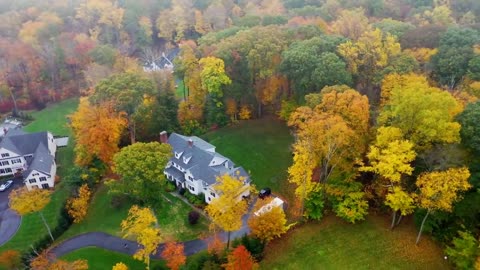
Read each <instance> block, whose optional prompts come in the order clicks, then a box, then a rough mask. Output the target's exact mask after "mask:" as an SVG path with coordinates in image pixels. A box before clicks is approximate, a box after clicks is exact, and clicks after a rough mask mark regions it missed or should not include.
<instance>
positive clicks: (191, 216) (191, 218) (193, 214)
mask: <svg viewBox="0 0 480 270" xmlns="http://www.w3.org/2000/svg"><path fill="white" fill-rule="evenodd" d="M199 219H200V214H199V213H198V212H197V211H195V210H192V211H190V213H188V223H190V225H195V224H197V222H198V220H199Z"/></svg>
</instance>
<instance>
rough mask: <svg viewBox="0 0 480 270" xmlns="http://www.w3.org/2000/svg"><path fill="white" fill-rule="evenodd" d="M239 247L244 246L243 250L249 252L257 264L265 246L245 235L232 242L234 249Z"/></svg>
mask: <svg viewBox="0 0 480 270" xmlns="http://www.w3.org/2000/svg"><path fill="white" fill-rule="evenodd" d="M240 245H243V246H245V248H246V249H247V250H248V251H249V252H250V254H252V256H253V257H254V258H255V260H256V261H257V262H259V261H261V260H262V259H263V250H264V248H265V244H264V243H263V242H262V240H260V239H258V238H255V237H250V236H248V235H246V234H245V235H244V236H242V238H239V239H235V240H234V241H233V247H234V248H235V247H238V246H240Z"/></svg>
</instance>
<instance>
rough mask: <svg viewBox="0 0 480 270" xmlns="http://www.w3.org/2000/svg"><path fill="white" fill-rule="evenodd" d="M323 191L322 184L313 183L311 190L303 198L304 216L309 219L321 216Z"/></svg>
mask: <svg viewBox="0 0 480 270" xmlns="http://www.w3.org/2000/svg"><path fill="white" fill-rule="evenodd" d="M324 198H325V192H324V191H323V190H322V186H321V185H319V184H318V183H317V184H315V186H314V187H313V189H312V191H311V192H309V193H308V196H307V198H306V199H305V213H304V216H305V217H306V218H309V219H314V220H320V219H322V217H323V209H324V206H325V199H324Z"/></svg>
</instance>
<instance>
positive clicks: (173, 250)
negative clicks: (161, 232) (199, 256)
mask: <svg viewBox="0 0 480 270" xmlns="http://www.w3.org/2000/svg"><path fill="white" fill-rule="evenodd" d="M162 257H163V258H164V259H165V260H166V261H167V266H168V268H170V269H171V270H178V269H180V267H181V266H182V265H184V264H185V262H186V261H187V257H186V256H185V254H184V252H183V244H182V243H175V242H168V243H166V244H165V248H164V249H163V251H162Z"/></svg>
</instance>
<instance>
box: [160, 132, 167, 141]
mask: <svg viewBox="0 0 480 270" xmlns="http://www.w3.org/2000/svg"><path fill="white" fill-rule="evenodd" d="M160 143H168V134H167V132H166V131H162V132H160Z"/></svg>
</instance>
